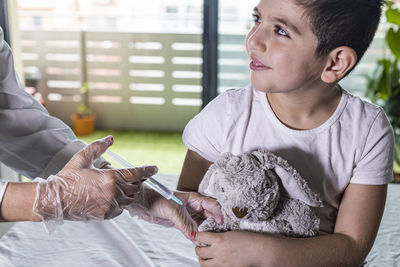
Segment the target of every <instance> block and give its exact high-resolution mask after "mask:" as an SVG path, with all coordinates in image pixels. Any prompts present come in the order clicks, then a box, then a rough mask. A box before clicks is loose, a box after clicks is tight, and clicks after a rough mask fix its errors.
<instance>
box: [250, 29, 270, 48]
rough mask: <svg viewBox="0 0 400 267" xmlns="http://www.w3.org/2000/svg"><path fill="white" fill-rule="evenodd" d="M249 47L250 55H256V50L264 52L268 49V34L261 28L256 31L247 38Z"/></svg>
mask: <svg viewBox="0 0 400 267" xmlns="http://www.w3.org/2000/svg"><path fill="white" fill-rule="evenodd" d="M247 47H248V52H249V54H251V53H254V52H255V51H256V50H260V51H261V52H264V51H265V50H266V49H267V34H266V32H265V30H264V31H263V30H260V27H259V28H256V29H254V30H253V31H251V32H250V33H249V35H248V36H247Z"/></svg>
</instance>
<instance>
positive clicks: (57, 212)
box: [33, 136, 158, 232]
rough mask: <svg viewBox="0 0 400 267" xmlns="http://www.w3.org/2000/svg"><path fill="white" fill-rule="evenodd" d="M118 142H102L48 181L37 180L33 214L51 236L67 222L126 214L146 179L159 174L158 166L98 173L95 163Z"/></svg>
mask: <svg viewBox="0 0 400 267" xmlns="http://www.w3.org/2000/svg"><path fill="white" fill-rule="evenodd" d="M113 142H114V139H113V137H112V136H108V137H106V138H103V139H99V140H96V141H94V142H93V143H91V144H90V145H88V146H87V147H86V148H84V149H83V150H81V151H80V152H78V153H76V154H75V155H74V156H73V157H72V158H71V160H70V161H69V162H68V163H67V164H66V165H65V167H64V168H63V169H62V170H61V171H60V172H59V173H58V174H57V175H55V176H53V175H52V176H50V177H49V178H48V179H47V180H44V179H41V178H36V179H35V180H34V182H36V181H37V182H38V184H37V187H36V198H35V202H34V205H33V212H34V213H35V214H37V215H39V216H40V217H41V218H42V220H43V221H44V223H45V226H46V228H47V230H48V231H49V232H51V231H52V230H54V227H55V225H57V224H63V221H64V220H72V221H89V220H90V221H101V220H104V219H111V218H113V217H116V216H118V215H119V214H121V213H122V208H121V206H122V205H128V204H130V203H131V202H132V201H133V200H134V198H133V196H134V195H135V193H136V192H137V191H138V190H139V188H140V184H141V181H142V179H143V178H147V177H150V176H152V175H154V174H155V173H156V172H157V170H158V169H157V167H156V166H146V167H140V168H132V169H101V170H100V169H95V168H93V167H92V164H93V162H94V160H96V159H97V158H98V157H100V155H101V154H103V153H104V152H105V151H106V150H107V148H108V147H109V146H111V145H112V144H113Z"/></svg>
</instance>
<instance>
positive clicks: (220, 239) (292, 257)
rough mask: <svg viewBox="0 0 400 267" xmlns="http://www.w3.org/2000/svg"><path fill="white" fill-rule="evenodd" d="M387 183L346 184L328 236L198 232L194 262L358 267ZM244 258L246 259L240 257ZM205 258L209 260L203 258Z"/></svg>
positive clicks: (371, 238)
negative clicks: (332, 230)
mask: <svg viewBox="0 0 400 267" xmlns="http://www.w3.org/2000/svg"><path fill="white" fill-rule="evenodd" d="M386 192H387V185H360V184H349V185H348V187H347V189H346V190H345V193H344V195H343V198H342V201H341V204H340V207H339V213H338V216H337V220H336V226H335V230H334V233H333V234H330V235H323V236H317V237H313V238H285V237H274V236H271V235H260V234H255V233H250V232H240V231H236V232H227V233H218V234H216V233H198V234H197V238H196V240H197V241H199V242H201V243H206V244H209V245H210V246H209V247H197V248H196V253H197V255H198V256H199V258H200V264H201V265H202V266H203V267H205V266H225V264H227V265H229V263H234V264H233V265H235V264H239V265H240V264H242V265H243V266H253V265H254V266H360V265H361V264H362V262H363V261H364V259H365V258H366V256H367V255H368V253H369V251H370V249H371V248H372V245H373V243H374V240H375V237H376V234H377V231H378V228H379V224H380V221H381V218H382V214H383V210H384V206H385V201H386ZM245 255H247V256H245ZM202 258H203V259H207V258H209V260H203V259H202Z"/></svg>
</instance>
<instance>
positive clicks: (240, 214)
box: [232, 207, 247, 219]
mask: <svg viewBox="0 0 400 267" xmlns="http://www.w3.org/2000/svg"><path fill="white" fill-rule="evenodd" d="M232 212H233V214H235V216H236V218H239V219H241V218H243V217H244V216H246V215H247V208H239V207H234V208H232Z"/></svg>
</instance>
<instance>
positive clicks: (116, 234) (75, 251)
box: [0, 175, 400, 267]
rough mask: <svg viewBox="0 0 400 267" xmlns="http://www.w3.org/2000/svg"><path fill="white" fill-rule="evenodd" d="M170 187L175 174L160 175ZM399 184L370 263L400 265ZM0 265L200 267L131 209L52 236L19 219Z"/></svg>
mask: <svg viewBox="0 0 400 267" xmlns="http://www.w3.org/2000/svg"><path fill="white" fill-rule="evenodd" d="M157 178H158V179H159V180H160V181H163V182H164V183H166V184H168V185H169V186H171V188H172V187H173V186H174V184H175V183H176V180H177V177H176V176H172V175H158V176H157ZM398 203H400V185H397V184H390V185H389V192H388V201H387V206H386V209H385V213H384V217H383V220H382V226H381V228H380V230H379V233H378V237H377V240H376V242H375V245H374V247H373V249H372V251H371V253H370V254H369V256H368V258H367V260H368V263H367V265H366V266H400V223H399V219H400V210H399V209H398V208H397V206H398ZM0 266H2V267H8V266H18V267H19V266H57V267H64V266H65V267H67V266H68V267H70V266H73V267H78V266H107V267H108V266H138V267H142V266H143V267H158V266H160V267H161V266H162V267H170V266H171V267H172V266H174V267H181V266H182V267H191V266H194V267H198V266H199V264H198V262H197V257H196V255H195V252H194V245H193V244H192V242H191V241H189V240H187V239H186V238H185V237H184V236H183V235H182V234H181V233H180V232H179V231H177V230H176V229H172V228H165V227H162V226H158V225H153V224H149V223H147V222H145V221H141V220H138V219H135V218H131V217H130V216H129V215H128V214H127V213H123V214H122V215H121V216H119V217H117V218H115V219H114V220H110V221H104V222H102V223H79V222H66V223H65V224H64V225H63V226H61V227H57V229H56V231H55V232H54V233H53V234H52V235H50V236H49V235H48V234H47V233H46V232H45V230H44V228H43V225H42V224H40V223H30V222H21V223H16V224H15V225H14V226H13V227H12V228H11V229H10V230H9V231H8V232H7V234H6V235H4V236H3V238H2V239H1V240H0Z"/></svg>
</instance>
